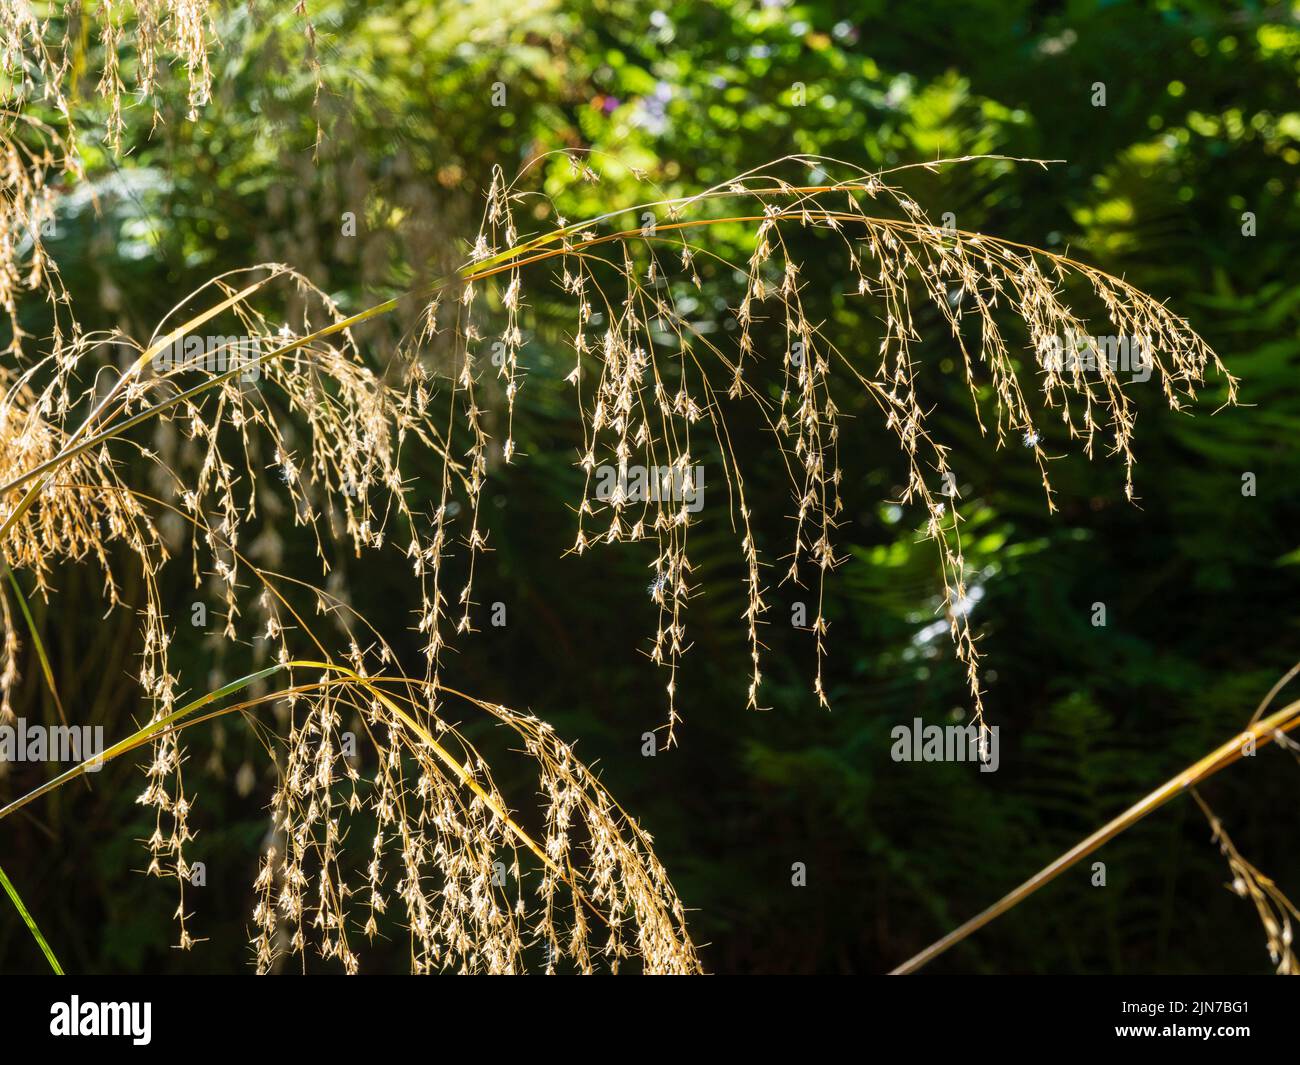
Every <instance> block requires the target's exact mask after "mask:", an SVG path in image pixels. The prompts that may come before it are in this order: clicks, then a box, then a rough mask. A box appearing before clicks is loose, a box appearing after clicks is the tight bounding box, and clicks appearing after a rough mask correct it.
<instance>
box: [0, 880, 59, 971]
mask: <svg viewBox="0 0 1300 1065" xmlns="http://www.w3.org/2000/svg"><path fill="white" fill-rule="evenodd" d="M0 884H3V885H4V889H5V893H6V894H7V895H8V896H9V898H10V899H11V900H12V901H13V904H14V907H15V908H16V909H17V910H18V913H19V915H20V916H21V917H22V919H23V923H24V924H26V925H27V928H28V930H29V931H30V932H31V933H32V938H33V939H35V940H36V944H37V946H39V947H40V948H41V953H42V954H44V955H45V960H46V961H48V962H49V963H50V968H51V969H53V970H54V975H55V976H62V975H63V966H61V965H60V964H59V959H58V958H56V957H55V956H54V951H53V950H52V949H50V945H49V943H48V942H46V940H45V937H44V936H43V935H41V930H40V929H39V928H37V927H36V922H35V920H33V919H32V915H31V914H30V913H28V912H27V907H26V906H24V905H23V900H22V897H21V896H20V895H19V894H18V889H17V888H16V887H14V885H13V881H11V880H10V879H9V877H8V876H6V875H5V871H4V870H3V869H0Z"/></svg>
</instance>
